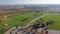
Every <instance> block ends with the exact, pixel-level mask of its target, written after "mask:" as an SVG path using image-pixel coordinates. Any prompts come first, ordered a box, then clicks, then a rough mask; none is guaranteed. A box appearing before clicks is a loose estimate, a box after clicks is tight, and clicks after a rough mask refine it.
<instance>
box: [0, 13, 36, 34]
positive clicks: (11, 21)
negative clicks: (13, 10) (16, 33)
mask: <svg viewBox="0 0 60 34" xmlns="http://www.w3.org/2000/svg"><path fill="white" fill-rule="evenodd" d="M35 17H36V15H34V13H27V14H22V15H16V16H12V17H9V18H8V19H7V20H6V21H4V22H1V23H0V28H1V30H0V34H2V32H5V31H6V30H8V29H10V28H11V27H14V26H26V25H27V23H28V22H29V21H31V20H32V19H33V18H35ZM25 18H28V19H27V20H25V21H21V20H23V19H25ZM6 24H7V25H6Z"/></svg>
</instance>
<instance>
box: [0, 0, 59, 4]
mask: <svg viewBox="0 0 60 34" xmlns="http://www.w3.org/2000/svg"><path fill="white" fill-rule="evenodd" d="M0 4H60V0H0Z"/></svg>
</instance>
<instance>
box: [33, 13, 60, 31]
mask: <svg viewBox="0 0 60 34" xmlns="http://www.w3.org/2000/svg"><path fill="white" fill-rule="evenodd" d="M43 19H44V23H45V22H46V21H48V20H53V21H55V23H54V24H53V25H48V28H49V29H53V30H60V15H57V14H49V15H47V16H45V17H44V18H43ZM36 23H39V20H37V21H35V22H34V23H33V24H36Z"/></svg>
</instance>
